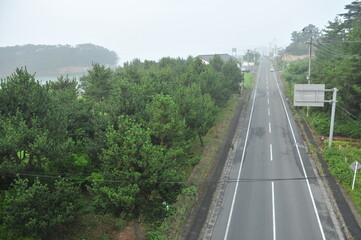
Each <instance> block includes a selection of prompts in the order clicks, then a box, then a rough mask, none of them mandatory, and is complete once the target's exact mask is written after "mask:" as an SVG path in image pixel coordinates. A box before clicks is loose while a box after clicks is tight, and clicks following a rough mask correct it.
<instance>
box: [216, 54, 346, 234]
mask: <svg viewBox="0 0 361 240" xmlns="http://www.w3.org/2000/svg"><path fill="white" fill-rule="evenodd" d="M285 101H286V99H285V97H284V96H283V94H281V92H280V88H279V85H278V82H277V77H276V74H275V72H273V71H272V70H271V63H270V62H269V61H268V60H267V59H264V58H263V59H262V60H261V64H260V67H259V72H258V75H257V83H256V85H255V89H254V91H253V94H252V96H251V100H250V103H249V104H250V106H249V109H248V113H247V114H248V118H247V120H246V122H245V127H244V128H243V130H242V131H241V133H240V134H241V136H240V137H241V140H240V142H239V144H238V146H237V150H236V153H235V158H234V161H233V166H232V170H231V172H230V180H236V179H240V181H238V182H232V181H231V182H230V183H228V185H227V188H226V191H225V195H224V198H223V202H222V206H221V210H220V213H219V215H218V218H217V221H216V224H215V226H214V231H213V234H212V239H214V240H219V239H237V240H238V239H250V240H254V239H261V240H266V239H273V240H275V239H283V240H289V239H293V240H294V239H302V240H304V239H338V238H339V237H338V235H337V234H336V231H335V230H334V229H335V227H334V224H333V222H332V220H331V217H330V213H329V211H328V208H327V206H326V203H325V202H326V200H325V199H324V197H323V195H322V193H321V190H320V187H319V184H318V182H317V179H315V178H313V177H315V173H314V171H313V169H312V166H311V164H310V160H309V158H308V155H307V153H306V149H305V147H304V146H303V141H302V139H301V137H300V135H299V130H298V128H297V125H296V123H295V121H294V119H293V117H292V115H291V112H290V110H289V108H288V106H287V103H286V102H285ZM305 177H308V178H307V179H306V178H305Z"/></svg>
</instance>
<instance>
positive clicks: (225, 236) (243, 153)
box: [224, 66, 261, 240]
mask: <svg viewBox="0 0 361 240" xmlns="http://www.w3.org/2000/svg"><path fill="white" fill-rule="evenodd" d="M260 69H261V66H260V67H259V69H258V76H257V81H256V86H255V91H254V96H253V101H252V107H251V113H250V117H249V121H248V127H247V133H246V140H245V141H244V145H243V152H242V158H241V164H240V166H239V170H238V175H237V182H236V188H235V189H234V194H233V199H232V204H231V210H230V213H229V216H228V222H227V227H226V232H225V234H224V240H226V239H227V237H228V231H229V226H230V224H231V219H232V215H233V208H234V203H235V201H236V196H237V190H238V184H239V181H238V180H239V178H240V177H241V171H242V167H243V161H244V156H245V152H246V146H247V142H248V136H249V129H250V128H251V121H252V116H253V109H254V102H255V100H256V96H257V87H258V80H259V73H260Z"/></svg>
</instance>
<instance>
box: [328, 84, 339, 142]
mask: <svg viewBox="0 0 361 240" xmlns="http://www.w3.org/2000/svg"><path fill="white" fill-rule="evenodd" d="M332 91H333V94H332V109H331V122H330V136H329V137H328V147H329V148H331V147H332V138H333V126H334V124H335V111H336V102H337V91H338V89H337V88H333V89H332Z"/></svg>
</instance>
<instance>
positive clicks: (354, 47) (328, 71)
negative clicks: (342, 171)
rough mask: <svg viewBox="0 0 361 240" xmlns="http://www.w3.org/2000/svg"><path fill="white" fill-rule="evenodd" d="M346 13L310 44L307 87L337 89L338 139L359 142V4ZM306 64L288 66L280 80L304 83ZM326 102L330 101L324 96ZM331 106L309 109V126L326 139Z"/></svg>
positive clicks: (304, 62) (360, 76)
mask: <svg viewBox="0 0 361 240" xmlns="http://www.w3.org/2000/svg"><path fill="white" fill-rule="evenodd" d="M345 9H346V13H342V14H339V15H338V16H337V17H336V18H335V19H334V20H333V21H329V23H328V26H327V27H326V29H324V30H323V34H322V35H321V36H320V37H319V39H318V41H315V42H314V45H313V48H314V55H315V56H314V57H312V62H311V66H312V67H311V83H324V84H325V85H326V88H328V89H330V88H337V89H338V90H339V91H338V93H337V96H338V97H337V101H338V102H337V116H336V120H337V123H336V124H335V133H336V135H339V136H347V137H354V138H361V132H360V127H361V123H360V122H361V112H360V109H361V61H360V60H361V2H360V1H353V2H352V3H350V4H348V5H346V6H345ZM307 71H308V62H307V60H305V61H301V62H296V63H292V64H291V65H290V66H289V67H288V68H287V69H286V71H285V73H284V78H285V80H286V81H288V82H290V83H307V79H306V76H307ZM326 98H327V100H328V99H330V98H332V97H331V96H328V95H326ZM330 108H331V106H330V105H329V104H325V107H324V108H312V111H313V112H314V119H313V120H312V121H313V124H314V126H315V127H316V129H318V130H319V132H320V133H322V134H324V135H327V133H328V128H329V121H328V119H329V115H328V114H329V112H330Z"/></svg>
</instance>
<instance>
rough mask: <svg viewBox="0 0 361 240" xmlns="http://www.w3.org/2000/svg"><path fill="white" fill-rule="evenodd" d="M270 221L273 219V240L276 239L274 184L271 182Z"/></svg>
mask: <svg viewBox="0 0 361 240" xmlns="http://www.w3.org/2000/svg"><path fill="white" fill-rule="evenodd" d="M272 221H273V240H276V208H275V185H274V182H272Z"/></svg>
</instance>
